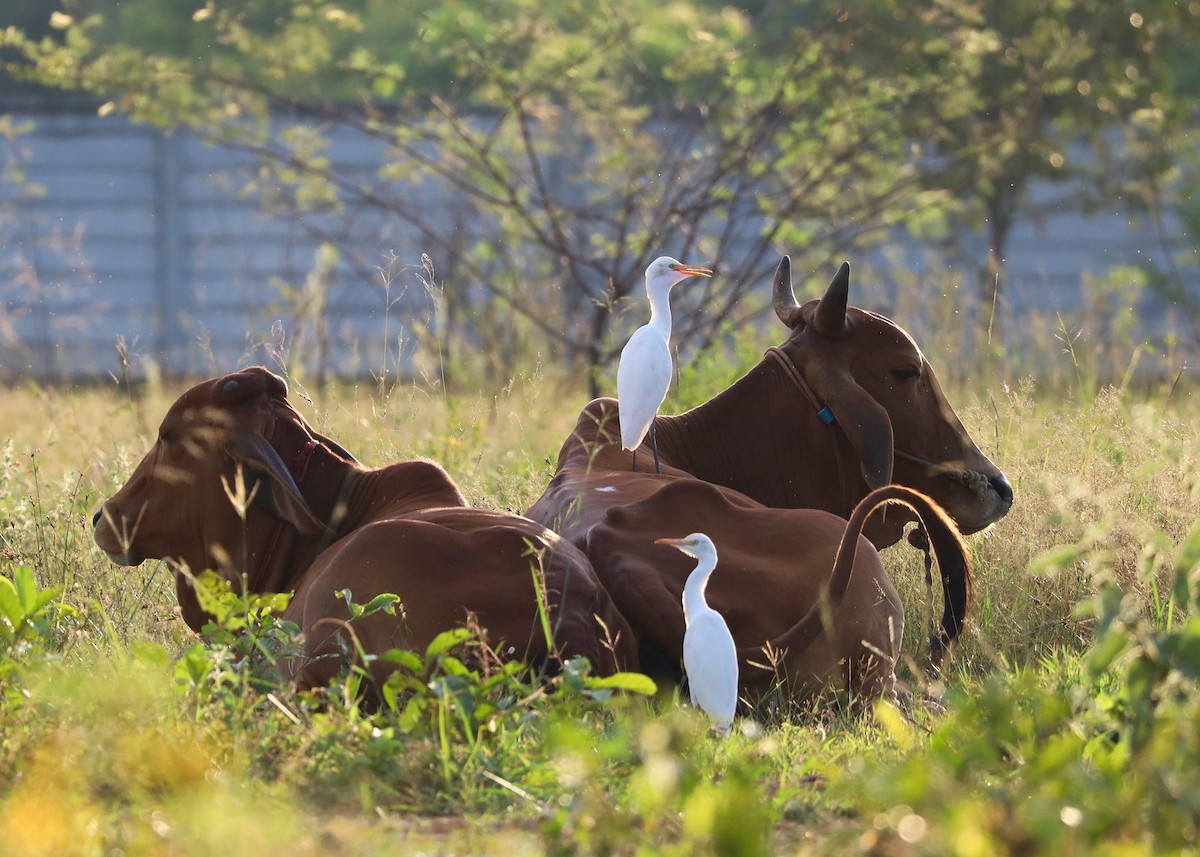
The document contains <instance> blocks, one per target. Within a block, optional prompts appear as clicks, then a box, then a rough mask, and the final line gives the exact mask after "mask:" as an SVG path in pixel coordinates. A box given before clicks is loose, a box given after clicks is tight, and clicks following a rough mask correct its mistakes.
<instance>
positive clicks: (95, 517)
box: [92, 509, 104, 530]
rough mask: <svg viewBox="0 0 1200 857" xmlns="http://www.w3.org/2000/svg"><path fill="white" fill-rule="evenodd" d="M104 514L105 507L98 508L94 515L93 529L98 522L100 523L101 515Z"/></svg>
mask: <svg viewBox="0 0 1200 857" xmlns="http://www.w3.org/2000/svg"><path fill="white" fill-rule="evenodd" d="M102 514H104V510H103V509H97V510H96V514H94V515H92V529H93V530H94V529H96V524H98V523H100V516H101V515H102Z"/></svg>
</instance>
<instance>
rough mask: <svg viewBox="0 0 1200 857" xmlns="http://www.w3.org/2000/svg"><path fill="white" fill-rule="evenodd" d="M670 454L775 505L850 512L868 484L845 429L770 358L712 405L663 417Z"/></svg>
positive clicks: (659, 425) (661, 429) (663, 442)
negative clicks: (825, 416)
mask: <svg viewBox="0 0 1200 857" xmlns="http://www.w3.org/2000/svg"><path fill="white" fill-rule="evenodd" d="M655 425H656V429H657V431H658V443H659V449H660V450H661V451H662V452H663V458H664V459H665V460H668V461H670V462H671V463H672V464H673V465H675V466H677V467H680V468H682V469H684V470H687V471H688V472H690V473H692V474H694V475H695V476H697V477H699V478H700V479H703V480H704V481H706V482H713V483H715V484H718V485H724V486H726V487H729V488H732V489H734V490H736V491H739V492H741V493H743V494H746V495H747V496H749V497H752V498H753V499H755V500H757V501H759V502H760V503H763V504H764V505H767V506H773V507H777V508H806V509H824V510H826V511H829V512H833V513H835V514H838V515H842V516H843V517H845V516H847V515H849V513H850V510H851V509H852V508H853V506H854V504H855V502H857V501H858V500H859V499H860V498H861V496H862V495H863V494H865V486H863V485H862V484H861V482H862V480H861V478H860V477H859V475H858V472H859V465H858V460H857V458H856V457H855V456H854V452H853V450H852V448H851V447H850V445H849V444H848V443H847V442H846V440H845V438H844V437H843V436H842V434H841V432H839V431H837V430H836V429H833V428H831V427H830V426H828V425H826V424H825V423H823V422H822V421H821V420H820V418H819V417H818V416H817V411H816V408H814V407H812V406H811V404H810V402H808V401H807V400H804V399H803V397H802V396H801V395H800V394H799V392H798V391H797V389H796V387H795V386H794V384H793V382H792V381H791V380H789V379H788V377H787V375H786V374H785V373H784V371H783V369H782V368H781V367H780V366H779V365H778V364H777V363H775V362H774V361H770V360H764V361H762V362H760V363H759V364H758V365H757V366H756V367H754V368H753V369H751V370H750V371H749V372H748V373H747V374H746V375H744V376H743V377H742V378H741V379H739V380H738V381H737V382H736V383H734V384H733V385H732V386H731V387H729V388H728V389H727V390H724V391H723V392H721V393H719V394H718V395H716V396H714V397H713V398H712V399H710V400H709V401H707V402H705V403H704V404H702V405H700V406H698V407H696V408H693V409H692V410H690V411H687V412H686V413H683V414H680V415H678V416H674V417H659V418H658V420H657V422H656V423H655Z"/></svg>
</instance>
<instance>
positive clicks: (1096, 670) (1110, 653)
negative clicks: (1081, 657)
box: [1087, 630, 1129, 680]
mask: <svg viewBox="0 0 1200 857" xmlns="http://www.w3.org/2000/svg"><path fill="white" fill-rule="evenodd" d="M1128 648H1129V635H1128V634H1126V633H1125V632H1124V631H1118V630H1109V631H1108V632H1107V633H1106V634H1104V635H1103V636H1102V637H1101V638H1100V639H1099V640H1098V641H1097V642H1096V645H1094V646H1093V647H1092V650H1091V651H1090V652H1089V653H1088V656H1087V671H1088V676H1089V677H1090V678H1091V679H1093V680H1094V679H1096V678H1098V677H1100V676H1101V675H1103V674H1104V673H1105V672H1106V671H1107V670H1108V668H1109V667H1111V666H1112V663H1113V661H1115V660H1116V659H1117V658H1118V657H1119V656H1120V655H1121V653H1122V652H1124V651H1125V650H1126V649H1128Z"/></svg>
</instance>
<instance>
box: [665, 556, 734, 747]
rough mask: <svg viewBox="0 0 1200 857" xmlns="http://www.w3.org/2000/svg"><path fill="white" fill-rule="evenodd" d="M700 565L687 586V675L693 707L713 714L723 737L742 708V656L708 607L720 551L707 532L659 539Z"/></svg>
mask: <svg viewBox="0 0 1200 857" xmlns="http://www.w3.org/2000/svg"><path fill="white" fill-rule="evenodd" d="M656 544H660V545H670V546H671V547H673V548H676V549H677V550H680V551H682V552H683V553H685V554H687V555H688V556H690V557H694V558H695V559H696V560H697V563H696V568H695V569H694V570H693V571H692V573H691V574H689V575H688V579H687V582H686V583H685V584H684V585H683V615H684V620H685V621H686V623H687V629H686V630H685V631H684V634H683V670H684V672H685V673H686V674H687V680H688V690H689V692H690V693H691V696H692V705H695V706H698V707H700V708H701V709H703V710H704V712H705V713H706V714H708V716H709V718H710V719H711V720H712V722H713V726H714V727H716V729H717V731H718V732H721V733H722V734H725V733H728V732H729V729H730V727H731V725H732V724H733V714H734V711H735V710H736V708H737V689H738V657H737V647H736V646H735V645H734V643H733V635H732V634H730V633H729V626H728V625H726V624H725V619H724V618H723V617H722V616H721V614H720V613H718V612H717V611H716V610H713V609H712V608H711V607H709V606H708V602H707V601H706V600H705V598H704V590H705V588H706V587H707V586H708V578H709V577H710V576H711V575H712V572H713V569H714V568H716V567H717V549H716V546H714V545H713V543H712V539H710V538H709V537H708V536H706V535H704V533H692V534H691V535H690V536H686V537H685V538H682V539H658V540H657V541H656Z"/></svg>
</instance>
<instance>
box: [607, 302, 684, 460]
mask: <svg viewBox="0 0 1200 857" xmlns="http://www.w3.org/2000/svg"><path fill="white" fill-rule="evenodd" d="M670 386H671V349H670V346H668V345H667V340H666V339H665V338H664V337H663V335H662V333H661V332H659V331H658V330H656V329H655V328H653V327H650V326H649V325H647V326H645V327H639V328H638V329H637V330H636V331H634V333H633V336H631V337H629V342H627V343H625V348H624V349H622V351H621V362H620V364H619V365H618V366H617V406H618V412H619V413H620V416H621V446H622V447H624V448H625V449H637V448H638V447H639V446H641V444H642V441H643V440H645V438H646V433H647V432H648V431H650V423H651V422H652V421H653V420H654V415H655V414H657V413H658V406H659V405H661V404H662V403H663V399H665V398H666V397H667V389H668V388H669V387H670Z"/></svg>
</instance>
